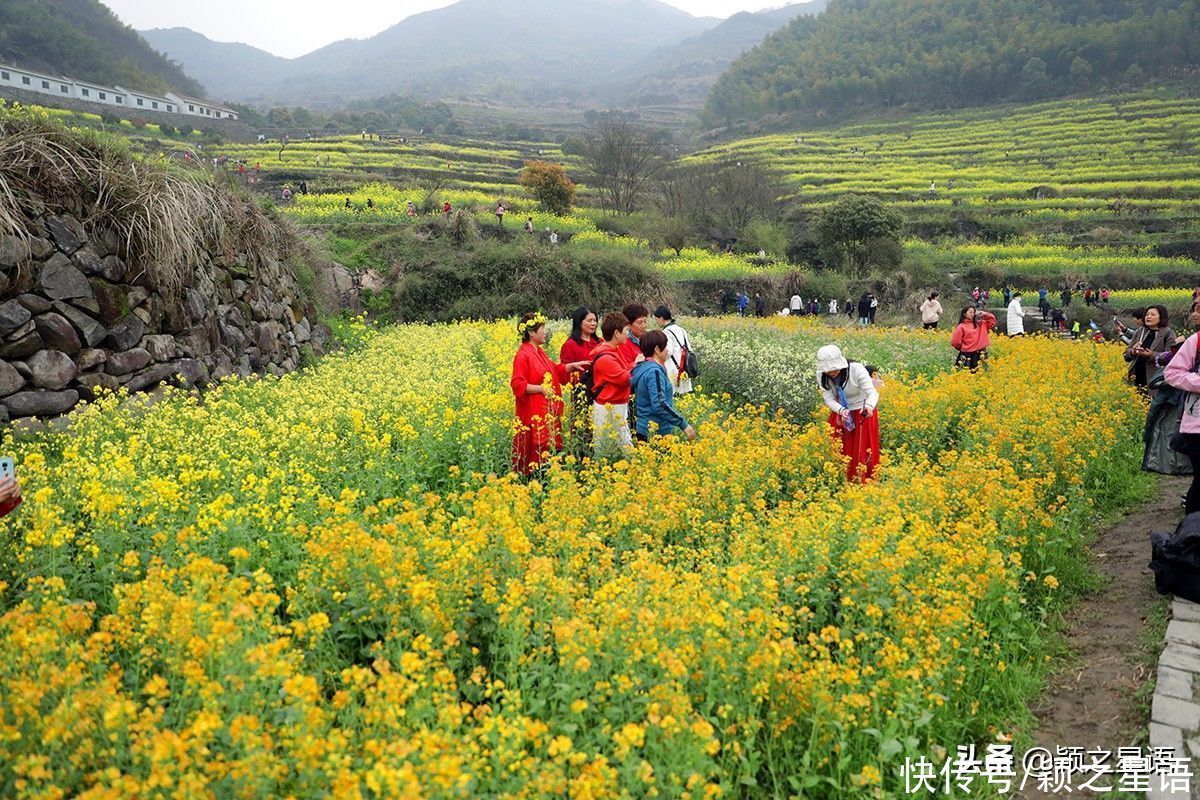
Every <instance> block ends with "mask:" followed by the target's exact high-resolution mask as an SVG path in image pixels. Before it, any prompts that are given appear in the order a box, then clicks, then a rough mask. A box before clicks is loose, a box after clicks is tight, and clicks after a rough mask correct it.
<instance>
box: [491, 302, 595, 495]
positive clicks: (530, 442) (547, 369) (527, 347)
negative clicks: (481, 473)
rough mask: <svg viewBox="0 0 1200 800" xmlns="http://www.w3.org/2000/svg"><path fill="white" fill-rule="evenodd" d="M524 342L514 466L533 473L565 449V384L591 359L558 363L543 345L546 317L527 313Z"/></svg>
mask: <svg viewBox="0 0 1200 800" xmlns="http://www.w3.org/2000/svg"><path fill="white" fill-rule="evenodd" d="M517 331H518V333H520V334H521V346H520V348H519V349H518V350H517V354H516V356H515V357H514V358H513V369H512V379H511V380H510V381H509V386H511V387H512V392H513V396H514V397H515V398H516V413H517V431H516V435H515V436H513V459H512V464H513V470H514V471H515V472H518V473H520V474H522V475H529V474H530V473H531V472H533V471H534V470H536V469H537V468H538V467H540V466H541V464H542V459H543V458H545V457H546V456H547V455H549V454H551V453H555V452H558V451H559V450H561V449H562V431H561V429H560V425H561V419H562V412H563V404H562V384H563V383H564V382H566V380H567V376H568V375H569V374H571V373H573V372H580V371H582V370H583V369H585V368H586V367H587V362H586V361H583V362H577V363H571V364H555V363H554V362H553V361H551V360H550V357H549V356H548V355H546V351H545V350H543V349H542V348H543V347H545V345H546V339H547V338H548V333H547V331H546V318H545V317H543V316H542V315H541V314H526V315H525V316H523V317H521V321H520V322H519V323H518V324H517Z"/></svg>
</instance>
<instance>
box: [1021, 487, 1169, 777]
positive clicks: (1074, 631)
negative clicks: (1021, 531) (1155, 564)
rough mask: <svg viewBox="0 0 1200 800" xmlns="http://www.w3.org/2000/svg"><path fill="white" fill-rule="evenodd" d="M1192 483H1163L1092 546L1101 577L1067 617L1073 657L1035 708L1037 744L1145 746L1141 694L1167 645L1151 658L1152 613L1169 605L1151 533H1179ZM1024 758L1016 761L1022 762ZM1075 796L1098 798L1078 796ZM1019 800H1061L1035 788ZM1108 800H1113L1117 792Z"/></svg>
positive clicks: (1157, 646) (1158, 645) (1067, 637)
mask: <svg viewBox="0 0 1200 800" xmlns="http://www.w3.org/2000/svg"><path fill="white" fill-rule="evenodd" d="M1190 482H1191V479H1190V478H1164V479H1162V480H1160V481H1159V482H1158V483H1156V484H1155V493H1154V497H1153V499H1152V500H1150V501H1149V502H1147V503H1145V504H1143V505H1141V506H1138V507H1136V508H1133V509H1131V510H1130V511H1129V512H1127V513H1126V514H1124V515H1123V516H1122V517H1120V518H1119V519H1117V520H1115V521H1114V522H1113V523H1112V524H1110V525H1108V526H1106V527H1105V528H1103V529H1102V530H1101V531H1100V533H1099V535H1098V536H1097V537H1096V540H1095V541H1094V542H1093V543H1092V545H1091V553H1090V555H1091V561H1092V564H1093V566H1094V567H1095V569H1096V571H1097V572H1099V573H1100V575H1101V576H1102V579H1103V583H1102V586H1101V587H1100V589H1099V590H1098V591H1096V592H1095V593H1093V594H1090V595H1087V596H1085V597H1082V598H1080V599H1079V601H1078V602H1077V603H1076V604H1075V606H1074V607H1073V608H1072V609H1071V610H1070V611H1069V612H1068V614H1067V616H1066V628H1065V630H1064V636H1065V642H1064V644H1065V647H1066V649H1067V655H1066V657H1065V659H1064V660H1063V662H1062V664H1061V666H1060V667H1059V668H1058V669H1057V670H1056V671H1055V673H1054V674H1053V675H1051V676H1050V678H1049V680H1048V683H1047V686H1046V689H1045V691H1044V692H1043V693H1042V695H1041V696H1040V697H1039V698H1038V699H1037V700H1036V701H1035V703H1034V704H1033V706H1032V708H1031V710H1032V712H1033V714H1034V716H1035V717H1036V718H1037V720H1038V726H1037V729H1036V730H1035V731H1034V732H1033V739H1034V742H1035V744H1036V745H1039V746H1042V747H1048V748H1049V749H1050V751H1051V752H1052V753H1053V752H1054V750H1055V748H1056V747H1059V746H1063V747H1071V746H1077V747H1084V748H1088V749H1093V748H1103V749H1105V750H1110V751H1114V752H1115V751H1116V749H1117V748H1118V747H1132V746H1137V745H1139V744H1140V745H1142V746H1145V743H1146V731H1147V725H1148V723H1149V706H1148V705H1147V704H1146V702H1145V701H1144V700H1142V699H1140V698H1139V696H1138V695H1139V693H1140V692H1141V690H1142V689H1143V688H1144V687H1145V685H1146V683H1147V681H1148V680H1150V678H1151V677H1152V676H1153V675H1154V674H1155V672H1156V670H1157V658H1158V653H1159V651H1160V649H1161V643H1152V644H1153V646H1152V647H1151V650H1152V655H1150V657H1149V658H1148V657H1147V647H1146V645H1147V642H1146V639H1147V635H1148V633H1149V632H1150V628H1151V622H1150V619H1151V615H1152V614H1153V612H1154V610H1155V609H1159V611H1160V612H1161V610H1162V608H1163V607H1164V605H1165V603H1166V600H1165V598H1163V597H1162V596H1160V595H1159V594H1158V592H1157V591H1156V590H1155V588H1154V576H1153V575H1152V574H1151V573H1150V571H1149V569H1148V568H1147V566H1146V565H1147V564H1148V563H1149V561H1150V534H1151V532H1153V531H1156V530H1167V531H1169V530H1174V528H1175V526H1176V524H1178V522H1179V520H1180V518H1181V516H1182V509H1181V508H1180V504H1179V498H1180V495H1181V494H1183V493H1184V492H1185V491H1187V487H1188V486H1189V484H1190ZM1019 757H1020V756H1019V755H1018V759H1019ZM1072 795H1073V796H1075V797H1089V796H1093V795H1090V794H1087V793H1080V792H1078V791H1076V792H1074V793H1072ZM1014 796H1015V797H1018V798H1020V799H1021V800H1032V798H1041V797H1058V798H1061V797H1063V792H1061V791H1060V792H1059V793H1057V794H1047V793H1040V792H1037V791H1036V790H1033V791H1031V790H1029V789H1028V788H1027V789H1026V791H1024V792H1021V793H1017V794H1015V795H1014ZM1094 796H1104V797H1113V794H1112V793H1107V794H1103V795H1099V794H1097V795H1094Z"/></svg>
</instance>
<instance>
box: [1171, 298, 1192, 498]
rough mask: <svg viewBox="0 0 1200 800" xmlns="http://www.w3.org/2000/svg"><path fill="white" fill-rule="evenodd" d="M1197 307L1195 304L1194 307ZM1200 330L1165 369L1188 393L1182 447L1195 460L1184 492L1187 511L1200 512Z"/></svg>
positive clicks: (1184, 400) (1184, 411) (1184, 406)
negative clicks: (1199, 372)
mask: <svg viewBox="0 0 1200 800" xmlns="http://www.w3.org/2000/svg"><path fill="white" fill-rule="evenodd" d="M1192 307H1193V309H1195V305H1193V306H1192ZM1198 341H1200V333H1194V334H1192V335H1191V336H1189V337H1188V338H1187V341H1185V342H1184V343H1183V346H1182V347H1180V348H1179V352H1178V353H1176V354H1175V357H1174V358H1172V359H1171V362H1170V363H1169V364H1167V368H1166V369H1165V370H1164V371H1163V380H1164V381H1165V382H1166V383H1167V384H1168V385H1169V386H1173V387H1174V388H1176V389H1179V390H1181V391H1184V392H1187V396H1186V397H1185V398H1183V416H1182V417H1181V419H1180V422H1179V439H1178V440H1177V441H1178V443H1179V445H1181V446H1180V447H1179V448H1178V449H1179V451H1180V452H1182V453H1183V454H1184V455H1186V456H1187V457H1188V460H1189V461H1191V462H1192V485H1191V486H1190V487H1189V488H1188V491H1187V494H1186V495H1184V513H1186V514H1192V513H1195V512H1196V511H1200V374H1197V367H1200V364H1198V363H1197V358H1198V355H1197V352H1196V348H1197V343H1198Z"/></svg>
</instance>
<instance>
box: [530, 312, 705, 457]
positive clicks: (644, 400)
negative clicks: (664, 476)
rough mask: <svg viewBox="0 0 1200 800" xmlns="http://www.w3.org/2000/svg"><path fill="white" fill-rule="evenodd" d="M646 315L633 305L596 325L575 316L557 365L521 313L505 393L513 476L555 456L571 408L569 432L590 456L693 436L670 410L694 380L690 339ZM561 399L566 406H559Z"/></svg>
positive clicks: (537, 318) (542, 328) (543, 328)
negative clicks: (511, 409)
mask: <svg viewBox="0 0 1200 800" xmlns="http://www.w3.org/2000/svg"><path fill="white" fill-rule="evenodd" d="M649 318H650V311H649V309H647V308H646V306H644V305H641V304H640V303H633V304H630V305H628V306H626V307H625V308H624V309H623V310H622V311H614V312H611V313H609V314H606V315H605V316H604V317H603V319H601V318H600V315H599V314H598V313H597V312H595V311H593V310H592V309H590V308H586V307H584V308H580V309H579V310H578V311H576V312H575V314H574V315H573V316H572V319H571V334H570V336H568V337H567V340H566V341H565V342H564V343H563V345H562V347H561V348H560V350H559V360H558V362H555V361H553V360H552V359H551V358H550V356H549V355H547V353H546V351H545V349H544V348H545V345H546V342H547V341H548V339H549V331H548V329H547V320H546V318H545V317H544V316H542V315H541V314H535V313H529V314H526V315H525V316H523V317H522V318H521V320H520V322H519V323H518V324H517V332H518V333H519V334H520V336H521V346H520V348H519V349H518V350H517V354H516V356H515V358H514V359H513V370H512V380H511V383H510V386H511V387H512V392H513V396H514V397H515V399H516V415H517V430H516V434H515V436H514V437H513V469H514V470H515V471H516V472H518V473H521V474H524V475H528V474H530V473H532V472H533V471H534V470H536V469H538V468H539V467H540V466H541V464H542V461H543V459H544V458H545V457H546V456H547V455H548V454H552V453H555V452H558V451H560V450H562V448H563V431H562V426H563V418H564V415H565V412H566V410H567V403H568V402H569V403H570V404H571V407H570V408H571V414H570V417H569V419H570V425H571V429H572V432H573V433H574V434H575V435H577V436H580V437H583V438H584V439H590V441H591V445H592V448H593V450H594V453H595V455H596V456H602V455H619V454H621V453H623V452H628V451H629V449H630V448H632V447H633V443H634V439H635V436H636V439H637V441H640V442H647V441H649V440H650V439H651V438H652V437H653V436H656V435H658V436H663V435H669V434H676V433H680V434H682V435H683V436H685V437H687V438H688V439H689V440H690V439H694V438H695V437H696V430H695V428H693V427H692V426H691V425H690V424H689V423H688V421H687V420H686V419H684V417H683V416H682V415H681V414H680V413H679V411H678V410H677V409H676V408H675V397H676V396H678V395H684V394H687V393H688V392H690V391H692V378H693V377H694V375H695V373H696V364H695V355H694V351H693V350H692V345H691V339H690V338H689V336H688V333H687V331H685V330H684V329H683V328H682V327H681V326H680V325H679V324H678V323H676V322H675V319H674V317H673V316H672V314H671V310H670V309H669V308H668V307H667V306H659V307H658V308H657V309H655V311H654V319H655V322H656V323H657V325H658V327H657V329H655V330H650V329H649ZM564 391H565V392H566V398H565V399H564Z"/></svg>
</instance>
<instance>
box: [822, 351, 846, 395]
mask: <svg viewBox="0 0 1200 800" xmlns="http://www.w3.org/2000/svg"><path fill="white" fill-rule="evenodd" d="M848 369H850V362H849V361H847V360H846V357H845V356H844V355H842V349H841V348H840V347H838V346H837V345H836V344H827V345H825V346H824V347H822V348H821V349H820V350H818V351H817V374H818V375H819V376H820V378H821V383H822V384H823V385H826V386H828V385H829V384H830V382H831V381H837V380H838V379H839V378H840V377H841V375H842V373H844V372H845V371H847V370H848Z"/></svg>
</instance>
